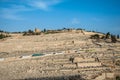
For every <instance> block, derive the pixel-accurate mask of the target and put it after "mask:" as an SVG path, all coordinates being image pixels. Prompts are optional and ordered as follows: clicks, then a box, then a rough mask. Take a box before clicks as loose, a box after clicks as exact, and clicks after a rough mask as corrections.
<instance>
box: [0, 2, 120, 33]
mask: <svg viewBox="0 0 120 80" xmlns="http://www.w3.org/2000/svg"><path fill="white" fill-rule="evenodd" d="M35 28H39V29H40V30H43V29H44V28H46V29H62V28H83V29H86V30H90V31H93V30H94V31H98V32H103V33H107V32H111V33H113V34H120V0H0V29H1V30H5V31H9V32H16V31H26V30H28V29H32V30H34V29H35Z"/></svg>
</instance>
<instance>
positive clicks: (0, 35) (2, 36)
mask: <svg viewBox="0 0 120 80" xmlns="http://www.w3.org/2000/svg"><path fill="white" fill-rule="evenodd" d="M6 37H10V35H5V34H0V39H3V38H6Z"/></svg>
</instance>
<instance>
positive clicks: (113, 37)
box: [111, 35, 117, 43]
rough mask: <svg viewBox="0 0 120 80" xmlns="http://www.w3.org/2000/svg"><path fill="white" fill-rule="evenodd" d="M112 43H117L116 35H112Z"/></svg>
mask: <svg viewBox="0 0 120 80" xmlns="http://www.w3.org/2000/svg"><path fill="white" fill-rule="evenodd" d="M111 42H113V43H116V42H117V39H116V37H115V35H111Z"/></svg>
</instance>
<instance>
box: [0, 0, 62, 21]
mask: <svg viewBox="0 0 120 80" xmlns="http://www.w3.org/2000/svg"><path fill="white" fill-rule="evenodd" d="M3 1H5V2H11V1H9V0H3ZM14 2H15V1H14ZM60 2H61V0H25V1H19V2H16V3H18V4H16V3H13V4H9V7H1V8H0V17H2V18H5V19H11V20H23V19H24V18H23V17H22V15H21V14H20V13H21V12H26V11H32V10H38V9H40V10H43V11H49V10H50V9H51V7H52V6H53V5H56V4H58V3H60Z"/></svg>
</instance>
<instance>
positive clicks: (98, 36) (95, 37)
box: [90, 34, 100, 39]
mask: <svg viewBox="0 0 120 80" xmlns="http://www.w3.org/2000/svg"><path fill="white" fill-rule="evenodd" d="M90 39H100V35H99V34H94V35H91V36H90Z"/></svg>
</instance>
